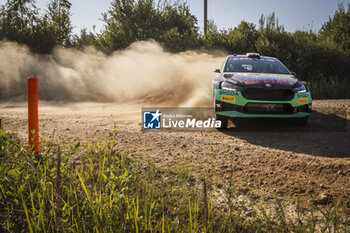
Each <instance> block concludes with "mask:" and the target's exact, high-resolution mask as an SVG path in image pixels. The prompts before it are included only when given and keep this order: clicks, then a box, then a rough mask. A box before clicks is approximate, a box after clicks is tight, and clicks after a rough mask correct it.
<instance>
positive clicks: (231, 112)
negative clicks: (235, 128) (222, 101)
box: [215, 111, 311, 118]
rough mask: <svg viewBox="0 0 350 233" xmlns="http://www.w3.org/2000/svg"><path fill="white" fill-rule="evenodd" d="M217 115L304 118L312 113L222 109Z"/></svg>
mask: <svg viewBox="0 0 350 233" xmlns="http://www.w3.org/2000/svg"><path fill="white" fill-rule="evenodd" d="M215 114H217V115H221V116H226V117H243V118H303V117H308V116H310V115H311V113H308V112H297V113H293V114H247V113H242V112H238V111H221V112H215Z"/></svg>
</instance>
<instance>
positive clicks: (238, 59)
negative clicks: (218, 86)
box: [228, 57, 276, 62]
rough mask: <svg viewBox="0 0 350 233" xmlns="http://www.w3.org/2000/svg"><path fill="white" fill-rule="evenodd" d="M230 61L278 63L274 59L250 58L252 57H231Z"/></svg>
mask: <svg viewBox="0 0 350 233" xmlns="http://www.w3.org/2000/svg"><path fill="white" fill-rule="evenodd" d="M228 60H229V61H266V62H276V60H273V59H267V58H250V57H230V58H229V59H228Z"/></svg>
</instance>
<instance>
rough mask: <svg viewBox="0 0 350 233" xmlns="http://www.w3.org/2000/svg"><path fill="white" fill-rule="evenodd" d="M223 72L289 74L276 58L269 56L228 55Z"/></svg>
mask: <svg viewBox="0 0 350 233" xmlns="http://www.w3.org/2000/svg"><path fill="white" fill-rule="evenodd" d="M224 72H250V73H272V74H290V72H289V71H288V69H287V68H286V67H285V66H284V65H283V64H282V63H281V62H280V61H278V60H276V59H269V58H246V57H229V58H228V60H227V63H226V66H225V69H224Z"/></svg>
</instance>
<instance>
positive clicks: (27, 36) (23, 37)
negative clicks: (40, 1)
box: [0, 0, 38, 44]
mask: <svg viewBox="0 0 350 233" xmlns="http://www.w3.org/2000/svg"><path fill="white" fill-rule="evenodd" d="M37 22H38V10H37V8H36V6H35V1H34V0H20V1H19V0H7V2H6V4H5V5H3V6H1V12H0V29H1V34H0V37H1V38H0V39H2V40H3V39H5V40H9V41H17V42H19V43H24V44H30V43H31V41H32V39H33V37H34V35H33V34H34V30H33V28H34V27H35V26H36V24H37Z"/></svg>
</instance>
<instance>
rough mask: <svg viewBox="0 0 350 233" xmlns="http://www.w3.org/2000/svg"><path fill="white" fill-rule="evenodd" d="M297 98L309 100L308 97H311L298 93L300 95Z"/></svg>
mask: <svg viewBox="0 0 350 233" xmlns="http://www.w3.org/2000/svg"><path fill="white" fill-rule="evenodd" d="M297 97H298V98H308V97H309V94H308V93H298V94H297Z"/></svg>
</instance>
